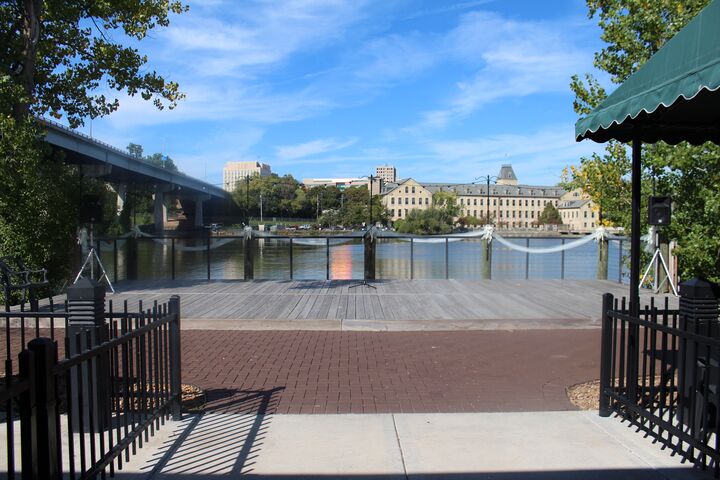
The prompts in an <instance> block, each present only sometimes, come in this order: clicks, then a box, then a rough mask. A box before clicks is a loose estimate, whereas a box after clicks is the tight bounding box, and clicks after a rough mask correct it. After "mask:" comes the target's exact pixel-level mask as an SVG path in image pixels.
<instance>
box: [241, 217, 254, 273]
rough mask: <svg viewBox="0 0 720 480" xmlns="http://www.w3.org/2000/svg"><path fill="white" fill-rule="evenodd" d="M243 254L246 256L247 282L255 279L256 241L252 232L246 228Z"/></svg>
mask: <svg viewBox="0 0 720 480" xmlns="http://www.w3.org/2000/svg"><path fill="white" fill-rule="evenodd" d="M243 242H244V246H243V253H244V254H245V280H253V279H254V278H255V241H254V239H253V234H252V230H250V229H248V228H247V227H246V228H245V238H244V240H243Z"/></svg>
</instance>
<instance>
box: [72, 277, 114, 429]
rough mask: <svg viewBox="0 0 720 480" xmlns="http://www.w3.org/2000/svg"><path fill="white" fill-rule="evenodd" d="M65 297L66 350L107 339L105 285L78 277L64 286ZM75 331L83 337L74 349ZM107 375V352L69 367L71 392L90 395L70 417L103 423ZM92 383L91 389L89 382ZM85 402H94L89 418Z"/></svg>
mask: <svg viewBox="0 0 720 480" xmlns="http://www.w3.org/2000/svg"><path fill="white" fill-rule="evenodd" d="M67 300H68V313H69V317H68V328H67V332H66V333H65V335H66V337H67V338H68V339H69V340H70V341H69V342H68V345H69V353H70V355H77V354H78V353H81V352H82V351H84V350H86V349H87V348H88V347H90V348H91V347H93V346H95V345H99V344H101V343H103V342H106V341H108V340H109V338H110V337H109V336H110V332H109V330H108V326H107V324H106V323H105V287H104V286H102V285H100V284H99V283H97V282H96V281H95V280H91V279H89V278H81V279H80V280H78V282H77V283H76V284H75V285H71V286H70V287H68V289H67ZM77 335H80V336H81V337H82V338H83V342H82V343H81V345H82V347H81V348H80V349H79V350H78V343H77V342H76V340H75V339H76V338H77ZM87 336H89V337H90V345H88V343H87V342H86V341H84V340H85V339H86V338H88V337H87ZM78 368H79V369H80V371H81V375H82V382H81V385H82V392H81V391H79V389H78V380H77V373H75V372H77V370H76V369H78ZM91 376H92V377H91ZM109 378H110V359H109V356H108V355H99V356H98V357H96V358H93V359H92V360H89V361H87V362H83V363H82V364H81V365H78V366H76V367H73V374H71V382H70V385H71V391H72V392H73V395H74V396H78V395H83V398H89V397H88V396H89V395H92V401H91V402H90V401H88V402H86V403H85V404H84V408H83V411H82V412H80V411H77V410H73V415H72V417H73V419H75V420H76V421H77V420H78V419H79V418H80V415H82V416H83V417H82V418H83V422H84V423H85V425H88V424H89V422H93V425H96V426H97V427H98V429H104V428H105V427H107V425H106V423H107V418H108V415H107V413H108V412H107V402H106V401H105V399H106V398H107V396H108V394H109V393H108V392H109V390H108V388H109V385H108V380H109ZM90 385H92V391H90V390H89V386H90ZM89 404H92V405H94V408H93V409H92V414H93V415H92V418H91V417H90V408H89ZM71 405H72V407H73V408H78V406H77V404H76V403H71Z"/></svg>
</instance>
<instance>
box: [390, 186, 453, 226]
mask: <svg viewBox="0 0 720 480" xmlns="http://www.w3.org/2000/svg"><path fill="white" fill-rule="evenodd" d="M459 213H460V206H459V205H458V204H457V195H456V194H455V193H454V192H445V191H437V192H435V193H433V197H432V206H430V208H425V209H421V208H416V209H413V210H411V211H410V212H409V213H408V214H407V217H405V218H403V219H400V220H397V221H396V222H395V230H397V231H398V232H400V233H413V234H417V235H439V234H446V233H451V232H452V231H453V230H454V229H455V223H456V221H455V219H456V218H457V216H458V215H459ZM458 223H461V224H462V222H460V220H458Z"/></svg>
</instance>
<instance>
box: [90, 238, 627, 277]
mask: <svg viewBox="0 0 720 480" xmlns="http://www.w3.org/2000/svg"><path fill="white" fill-rule="evenodd" d="M367 238H368V237H367V236H366V237H363V236H362V235H313V236H287V235H262V236H258V235H257V234H254V235H253V236H252V237H248V236H207V237H202V238H188V237H150V236H142V237H138V238H112V239H101V240H98V242H97V245H96V248H97V250H98V251H99V252H100V254H101V258H102V261H103V263H104V265H105V267H106V268H107V270H108V273H109V276H110V278H111V280H113V281H114V282H117V281H120V280H125V279H129V280H160V279H172V280H175V279H192V280H239V279H245V280H249V279H283V280H284V279H314V280H320V279H327V280H331V279H333V280H334V279H362V278H367V279H396V278H407V279H415V278H463V279H489V278H506V279H522V278H526V279H531V278H543V279H550V278H555V279H593V278H598V279H609V280H613V281H618V282H626V281H627V276H628V271H627V268H626V266H625V263H626V259H627V256H628V253H629V252H628V248H629V242H627V241H625V239H624V238H622V237H612V238H610V239H608V240H606V241H605V242H601V244H600V245H598V244H597V243H595V242H592V243H589V244H586V245H585V246H584V247H581V248H579V249H574V250H568V251H561V252H555V253H547V254H534V253H524V252H517V251H511V250H510V249H509V248H507V247H505V246H503V245H501V244H499V243H497V242H491V244H490V245H489V246H488V245H487V243H485V242H483V241H482V240H481V239H480V238H478V237H462V236H458V235H439V236H435V237H434V238H433V240H432V243H429V242H428V241H427V239H421V238H418V237H417V236H410V235H408V236H403V235H393V236H392V237H382V236H378V237H376V238H375V239H374V240H373V241H370V242H368V241H366V239H367ZM578 238H579V237H558V236H553V237H551V236H546V237H539V236H534V237H521V238H520V237H518V238H514V237H509V238H508V240H509V241H511V242H512V243H515V244H517V245H519V246H521V247H526V248H538V247H540V248H547V247H552V246H558V247H561V246H563V245H566V244H567V243H570V242H572V241H573V240H577V239H578ZM366 250H369V252H366ZM368 262H370V263H369V264H368Z"/></svg>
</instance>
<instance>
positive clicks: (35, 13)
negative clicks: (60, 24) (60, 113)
mask: <svg viewBox="0 0 720 480" xmlns="http://www.w3.org/2000/svg"><path fill="white" fill-rule="evenodd" d="M23 10H24V18H23V22H22V37H23V51H22V63H21V66H22V71H21V72H20V74H19V77H20V78H19V79H20V84H21V85H22V87H23V90H24V93H25V98H23V99H21V100H19V101H17V102H15V104H14V105H13V116H14V117H15V120H17V121H22V120H23V119H25V117H27V115H28V113H29V111H30V103H31V102H32V101H33V96H34V94H35V63H36V59H37V45H38V42H39V41H40V19H41V16H42V0H23Z"/></svg>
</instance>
